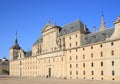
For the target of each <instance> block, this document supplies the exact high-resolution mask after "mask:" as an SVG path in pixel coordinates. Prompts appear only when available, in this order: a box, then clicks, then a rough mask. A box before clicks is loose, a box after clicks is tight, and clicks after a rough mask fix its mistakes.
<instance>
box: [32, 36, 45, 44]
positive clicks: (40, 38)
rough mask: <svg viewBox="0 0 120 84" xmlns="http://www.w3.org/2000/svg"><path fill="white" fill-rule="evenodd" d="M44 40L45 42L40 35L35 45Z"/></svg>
mask: <svg viewBox="0 0 120 84" xmlns="http://www.w3.org/2000/svg"><path fill="white" fill-rule="evenodd" d="M42 42H43V39H42V37H39V38H38V39H37V41H36V42H35V43H34V44H33V45H36V44H39V43H42Z"/></svg>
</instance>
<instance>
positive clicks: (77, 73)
mask: <svg viewBox="0 0 120 84" xmlns="http://www.w3.org/2000/svg"><path fill="white" fill-rule="evenodd" d="M72 72H73V71H70V75H73V73H72ZM104 72H105V71H104V70H101V72H100V73H101V76H104ZM96 74H98V72H97V73H96ZM76 75H79V72H78V71H76ZM83 75H86V71H85V70H84V71H83ZM91 75H95V73H94V71H91ZM111 75H112V76H115V70H112V71H111Z"/></svg>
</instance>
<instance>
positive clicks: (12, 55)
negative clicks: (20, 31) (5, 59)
mask: <svg viewBox="0 0 120 84" xmlns="http://www.w3.org/2000/svg"><path fill="white" fill-rule="evenodd" d="M20 49H21V47H20V46H19V44H18V38H17V32H16V38H15V43H14V45H13V46H12V47H11V48H10V61H12V60H15V59H17V58H18V55H19V50H20Z"/></svg>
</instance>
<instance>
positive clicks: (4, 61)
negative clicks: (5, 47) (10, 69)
mask: <svg viewBox="0 0 120 84" xmlns="http://www.w3.org/2000/svg"><path fill="white" fill-rule="evenodd" d="M0 65H1V66H2V65H9V60H8V59H7V58H5V57H4V58H3V59H0Z"/></svg>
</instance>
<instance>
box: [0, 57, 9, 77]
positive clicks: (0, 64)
mask: <svg viewBox="0 0 120 84" xmlns="http://www.w3.org/2000/svg"><path fill="white" fill-rule="evenodd" d="M8 74H9V60H8V59H7V58H5V57H4V58H3V59H0V75H8Z"/></svg>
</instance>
